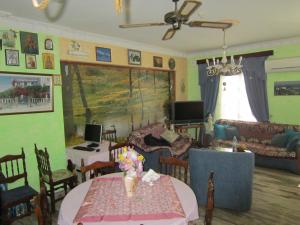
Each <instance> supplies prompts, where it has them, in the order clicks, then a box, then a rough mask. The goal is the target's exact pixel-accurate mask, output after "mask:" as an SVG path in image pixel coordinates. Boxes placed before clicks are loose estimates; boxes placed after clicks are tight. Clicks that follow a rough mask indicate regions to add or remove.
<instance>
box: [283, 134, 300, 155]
mask: <svg viewBox="0 0 300 225" xmlns="http://www.w3.org/2000/svg"><path fill="white" fill-rule="evenodd" d="M298 144H300V135H296V136H294V137H292V138H291V140H290V141H289V142H288V144H287V146H286V149H287V150H288V151H290V152H291V151H296V150H297V145H298Z"/></svg>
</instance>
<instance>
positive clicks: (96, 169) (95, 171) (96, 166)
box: [80, 159, 115, 182]
mask: <svg viewBox="0 0 300 225" xmlns="http://www.w3.org/2000/svg"><path fill="white" fill-rule="evenodd" d="M105 168H110V169H111V170H112V171H113V170H114V169H115V163H114V162H100V161H97V162H94V163H92V164H90V165H87V166H85V165H84V161H83V159H81V167H80V172H81V177H82V182H85V181H86V173H87V172H89V177H90V179H92V178H94V177H97V176H98V175H99V174H102V173H103V172H101V170H102V169H105Z"/></svg>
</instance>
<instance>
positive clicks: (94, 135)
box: [84, 124, 102, 144]
mask: <svg viewBox="0 0 300 225" xmlns="http://www.w3.org/2000/svg"><path fill="white" fill-rule="evenodd" d="M101 136H102V125H100V124H86V125H85V132H84V140H85V141H89V142H101ZM95 144H96V143H95Z"/></svg>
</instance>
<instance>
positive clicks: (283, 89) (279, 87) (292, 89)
mask: <svg viewBox="0 0 300 225" xmlns="http://www.w3.org/2000/svg"><path fill="white" fill-rule="evenodd" d="M274 95H275V96H278V95H300V81H278V82H275V83H274Z"/></svg>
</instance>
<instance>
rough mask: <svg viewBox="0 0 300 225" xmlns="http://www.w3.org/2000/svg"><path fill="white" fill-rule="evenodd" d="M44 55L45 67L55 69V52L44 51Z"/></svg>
mask: <svg viewBox="0 0 300 225" xmlns="http://www.w3.org/2000/svg"><path fill="white" fill-rule="evenodd" d="M42 57H43V68H44V69H48V70H54V69H55V60H54V54H53V53H43V54H42Z"/></svg>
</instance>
